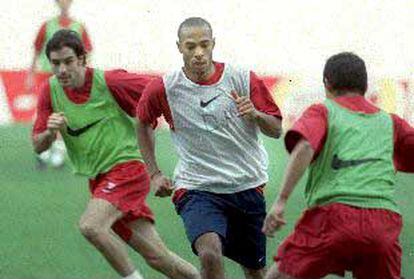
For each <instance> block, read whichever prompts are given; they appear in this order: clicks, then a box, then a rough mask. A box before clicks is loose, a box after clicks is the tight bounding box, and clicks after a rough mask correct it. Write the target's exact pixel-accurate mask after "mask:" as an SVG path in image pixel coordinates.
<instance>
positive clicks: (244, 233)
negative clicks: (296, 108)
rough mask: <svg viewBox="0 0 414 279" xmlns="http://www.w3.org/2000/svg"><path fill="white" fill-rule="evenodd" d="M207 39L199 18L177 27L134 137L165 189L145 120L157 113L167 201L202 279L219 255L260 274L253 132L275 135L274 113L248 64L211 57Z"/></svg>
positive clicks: (259, 179)
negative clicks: (169, 162) (174, 51)
mask: <svg viewBox="0 0 414 279" xmlns="http://www.w3.org/2000/svg"><path fill="white" fill-rule="evenodd" d="M214 45H215V40H214V38H213V31H212V28H211V26H210V23H208V22H207V21H206V20H204V19H202V18H197V17H195V18H188V19H186V20H185V21H184V22H182V23H181V24H180V26H179V28H178V41H177V47H178V50H179V52H180V53H181V54H182V56H183V62H184V66H183V67H182V68H181V69H179V70H177V71H174V72H171V73H170V74H167V75H165V76H164V77H163V78H157V79H155V80H154V81H153V82H151V83H150V84H149V85H148V86H147V87H146V89H145V91H144V93H143V96H142V98H141V99H140V102H139V105H138V108H137V117H138V119H139V121H138V122H139V124H138V139H139V141H140V148H141V152H142V154H143V156H144V160H145V162H146V163H147V165H148V168H149V173H150V175H151V183H152V186H153V187H154V189H155V191H156V193H157V194H158V195H159V196H168V195H170V194H171V191H172V183H171V181H170V180H169V179H168V178H166V177H165V176H164V175H163V174H162V172H161V171H160V169H159V168H158V165H157V162H156V159H155V154H154V140H153V134H152V133H153V131H152V127H151V125H154V124H156V121H157V118H158V117H159V116H161V115H164V117H165V119H166V120H167V122H168V123H169V125H170V128H171V135H172V139H173V143H174V144H175V146H176V147H177V151H178V157H179V163H178V165H177V166H176V169H175V181H174V184H175V185H174V186H175V187H176V188H177V190H176V192H175V194H174V197H173V201H174V203H175V206H176V209H177V213H178V214H179V215H180V216H181V218H182V220H183V222H184V226H185V229H186V232H187V237H188V239H189V240H190V243H191V247H192V249H193V252H194V253H195V254H196V255H198V257H199V260H200V262H201V267H202V272H201V274H202V277H203V278H205V279H207V278H208V279H213V278H220V279H223V278H224V268H223V259H222V258H223V257H222V256H223V255H224V256H226V257H228V258H230V259H232V260H234V261H235V262H237V263H238V264H239V265H240V266H241V267H242V269H243V271H244V273H245V276H246V278H263V276H264V267H265V264H266V237H265V235H264V234H263V233H262V232H261V228H262V225H263V220H264V218H265V215H266V208H265V201H264V196H263V186H264V185H265V184H266V183H267V180H268V176H267V172H266V170H267V164H268V161H267V153H266V150H265V149H264V146H263V144H262V142H261V140H260V139H259V134H260V132H262V133H263V134H265V135H267V136H269V137H272V138H277V137H279V136H280V133H281V118H282V117H281V113H280V111H279V108H278V107H277V106H276V104H275V103H274V101H273V98H272V96H271V94H270V92H269V91H268V89H267V88H266V86H265V85H264V83H263V81H262V80H261V79H259V78H258V77H257V76H256V74H255V73H254V72H251V71H248V70H241V69H238V68H235V67H233V66H232V65H229V64H227V63H226V64H225V63H219V62H214V61H213V57H212V56H213V49H214Z"/></svg>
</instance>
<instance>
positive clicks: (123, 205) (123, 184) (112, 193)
mask: <svg viewBox="0 0 414 279" xmlns="http://www.w3.org/2000/svg"><path fill="white" fill-rule="evenodd" d="M89 189H90V191H91V193H92V197H93V198H97V199H103V200H106V201H108V202H110V203H111V204H113V205H114V206H115V207H116V208H118V209H119V210H120V211H121V212H123V213H124V216H123V217H122V218H121V219H119V220H118V221H117V222H115V224H114V225H113V226H112V229H113V230H114V231H115V232H116V233H117V234H118V235H119V236H120V237H121V238H122V239H124V240H125V241H129V239H130V237H131V235H132V231H131V230H130V229H129V228H128V225H127V224H128V223H129V222H132V221H135V220H137V219H139V218H146V219H148V220H150V221H151V222H154V216H153V214H152V211H151V209H150V208H149V207H148V205H147V203H146V201H145V199H146V197H147V195H148V193H149V192H150V178H149V176H148V173H147V170H146V167H145V164H144V163H141V162H139V161H129V162H125V163H120V164H117V165H115V166H114V167H113V168H112V169H111V170H109V171H108V172H106V173H102V174H99V175H98V176H97V177H96V178H95V179H90V180H89Z"/></svg>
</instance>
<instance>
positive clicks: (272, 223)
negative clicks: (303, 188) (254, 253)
mask: <svg viewBox="0 0 414 279" xmlns="http://www.w3.org/2000/svg"><path fill="white" fill-rule="evenodd" d="M284 211H285V202H282V201H280V200H278V201H277V202H276V203H275V204H274V205H273V206H272V208H271V209H270V211H269V212H268V213H267V216H266V218H265V220H264V223H263V228H262V232H263V233H264V234H265V235H266V236H268V237H274V236H275V232H276V231H277V230H279V229H280V228H281V227H282V226H283V225H285V224H286V220H285V218H284V216H283V215H284Z"/></svg>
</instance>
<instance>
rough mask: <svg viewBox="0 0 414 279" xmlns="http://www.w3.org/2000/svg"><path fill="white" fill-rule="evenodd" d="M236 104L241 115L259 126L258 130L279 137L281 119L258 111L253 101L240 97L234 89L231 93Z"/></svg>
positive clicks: (269, 135)
mask: <svg viewBox="0 0 414 279" xmlns="http://www.w3.org/2000/svg"><path fill="white" fill-rule="evenodd" d="M231 96H232V97H233V99H234V101H235V102H236V105H237V110H238V112H239V115H240V116H241V117H244V118H245V119H247V120H250V121H254V122H256V123H257V125H258V126H259V128H260V131H261V132H262V133H263V134H265V135H266V136H268V137H272V138H279V137H280V134H281V133H282V121H281V120H280V119H279V118H276V117H274V116H272V115H268V114H266V113H263V112H260V111H258V110H257V109H256V108H255V107H254V104H253V102H252V101H251V100H250V98H249V97H247V96H242V97H240V96H239V94H238V93H237V92H235V91H233V92H232V93H231Z"/></svg>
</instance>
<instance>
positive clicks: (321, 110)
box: [302, 102, 328, 118]
mask: <svg viewBox="0 0 414 279" xmlns="http://www.w3.org/2000/svg"><path fill="white" fill-rule="evenodd" d="M327 115H328V108H327V106H326V103H325V102H316V103H313V104H311V105H310V106H308V107H307V108H305V110H304V111H303V113H302V116H303V117H305V118H306V117H310V116H313V117H316V116H319V117H326V116H327Z"/></svg>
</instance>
